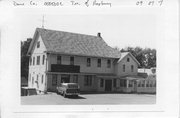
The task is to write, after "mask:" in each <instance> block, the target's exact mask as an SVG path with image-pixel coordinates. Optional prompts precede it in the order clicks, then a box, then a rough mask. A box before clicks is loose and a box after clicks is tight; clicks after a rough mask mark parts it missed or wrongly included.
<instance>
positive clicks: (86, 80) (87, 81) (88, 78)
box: [84, 75, 92, 86]
mask: <svg viewBox="0 0 180 118" xmlns="http://www.w3.org/2000/svg"><path fill="white" fill-rule="evenodd" d="M84 85H85V86H91V85H92V75H85V76H84Z"/></svg>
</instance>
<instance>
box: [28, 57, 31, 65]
mask: <svg viewBox="0 0 180 118" xmlns="http://www.w3.org/2000/svg"><path fill="white" fill-rule="evenodd" d="M31 64H32V57H30V60H29V65H31Z"/></svg>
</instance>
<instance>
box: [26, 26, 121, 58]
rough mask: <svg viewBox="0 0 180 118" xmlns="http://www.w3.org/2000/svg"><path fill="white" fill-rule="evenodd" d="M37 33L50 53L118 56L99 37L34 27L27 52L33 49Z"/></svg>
mask: <svg viewBox="0 0 180 118" xmlns="http://www.w3.org/2000/svg"><path fill="white" fill-rule="evenodd" d="M37 34H39V35H40V36H41V38H42V40H43V42H44V45H45V47H46V49H47V52H50V53H59V54H70V55H80V56H94V57H107V58H120V52H118V51H117V50H115V49H113V48H111V47H110V46H108V45H107V44H106V42H105V41H104V40H103V39H102V38H101V37H98V36H91V35H84V34H77V33H70V32H64V31H55V30H48V29H42V28H37V29H36V32H35V34H34V38H33V41H32V43H31V45H30V48H29V50H28V54H30V53H31V51H32V49H33V45H34V43H35V40H36V37H37V36H36V35H37Z"/></svg>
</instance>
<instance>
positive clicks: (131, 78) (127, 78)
mask: <svg viewBox="0 0 180 118" xmlns="http://www.w3.org/2000/svg"><path fill="white" fill-rule="evenodd" d="M120 79H126V80H144V78H142V77H140V76H124V77H121V78H120Z"/></svg>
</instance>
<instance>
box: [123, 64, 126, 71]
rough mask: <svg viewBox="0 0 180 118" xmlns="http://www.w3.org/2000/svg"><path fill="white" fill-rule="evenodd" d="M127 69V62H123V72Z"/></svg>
mask: <svg viewBox="0 0 180 118" xmlns="http://www.w3.org/2000/svg"><path fill="white" fill-rule="evenodd" d="M125 71H126V67H125V64H123V72H125Z"/></svg>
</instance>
